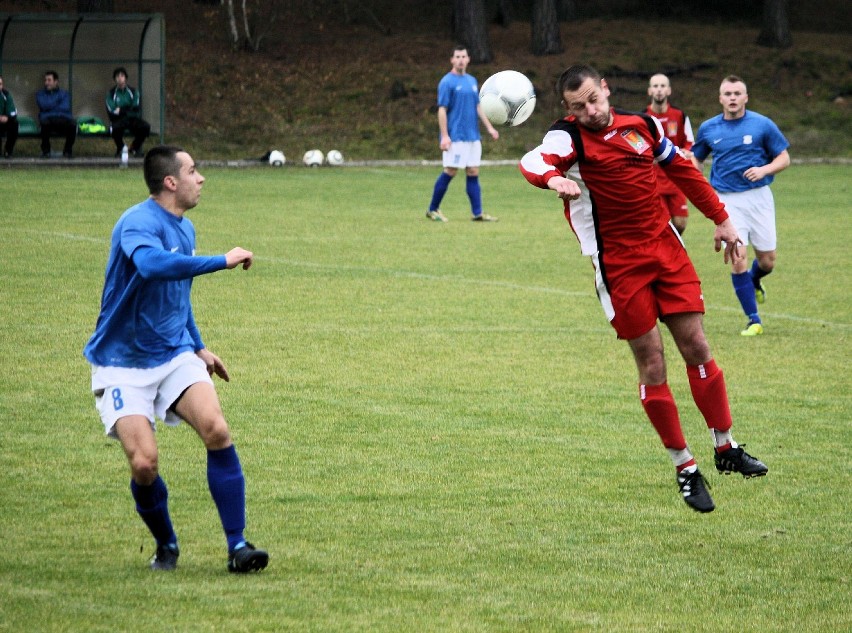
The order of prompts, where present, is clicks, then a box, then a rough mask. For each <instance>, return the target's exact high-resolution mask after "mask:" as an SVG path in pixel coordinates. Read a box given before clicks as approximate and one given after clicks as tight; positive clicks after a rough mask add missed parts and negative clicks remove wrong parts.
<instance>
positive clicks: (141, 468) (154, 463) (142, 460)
mask: <svg viewBox="0 0 852 633" xmlns="http://www.w3.org/2000/svg"><path fill="white" fill-rule="evenodd" d="M159 471H160V465H159V460H158V459H157V456H156V455H144V454H141V453H140V454H137V455H134V456H133V457H132V458H131V459H130V472H131V475H132V477H133V481H135V482H136V483H137V484H139V485H141V486H150V485H151V484H152V483H154V480H155V479H156V478H157V475H158V473H159Z"/></svg>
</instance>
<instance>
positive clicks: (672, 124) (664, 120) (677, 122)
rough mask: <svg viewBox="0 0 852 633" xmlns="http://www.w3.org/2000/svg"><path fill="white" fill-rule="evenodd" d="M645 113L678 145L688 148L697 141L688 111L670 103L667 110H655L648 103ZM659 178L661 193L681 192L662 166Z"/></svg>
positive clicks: (659, 170) (673, 193) (672, 193)
mask: <svg viewBox="0 0 852 633" xmlns="http://www.w3.org/2000/svg"><path fill="white" fill-rule="evenodd" d="M645 113H646V114H650V115H651V116H652V117H654V118H655V119H657V120H658V121H659V122H660V123H661V124H662V126H663V131H664V132H665V134H666V136H667V137H668V138H669V140H671V142H672V143H674V144H675V145H677V147H679V148H680V149H686V150H688V149H692V144H693V143H695V136H694V135H693V133H692V124H691V123H690V122H689V117H688V116H686V112H684V111H683V110H681V109H680V108H676V107H675V106H673V105H671V104H668V108H667V109H666V111H665V112H661V113H657V112H654V111H653V110H652V109H651V106H650V105H648V107H647V108H646V109H645ZM657 179H658V181H659V187H660V193H662V194H666V195H677V194H679V193H680V189H678V188H677V185H675V184H674V183H673V182H672V181H671V180H669V178H668V177H667V176H666V174H665V170H663V169H662V168H660V169H658V170H657Z"/></svg>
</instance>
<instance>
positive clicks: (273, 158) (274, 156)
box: [269, 149, 287, 167]
mask: <svg viewBox="0 0 852 633" xmlns="http://www.w3.org/2000/svg"><path fill="white" fill-rule="evenodd" d="M285 162H287V159H286V158H284V152H281V151H279V150H277V149H274V150H272V151H271V152H269V164H270V165H272V166H273V167H281V166H282V165H283V164H284V163H285Z"/></svg>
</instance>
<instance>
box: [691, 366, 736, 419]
mask: <svg viewBox="0 0 852 633" xmlns="http://www.w3.org/2000/svg"><path fill="white" fill-rule="evenodd" d="M686 375H687V376H688V377H689V388H690V389H691V390H692V398H693V400H695V404H696V406H697V407H698V410H699V411H701V415H703V416H704V421H705V422H706V423H707V427H708V428H711V429H714V430H716V431H727V430H729V429H730V428H731V422H732V421H731V407H730V405H729V404H728V390H727V389H726V387H725V376H724V374H723V373H722V370H721V369H719V367H718V365H716V361H714V360H713V359H712V358H711V359H710V360H709V361H707V362H706V363H703V364H701V365H687V366H686Z"/></svg>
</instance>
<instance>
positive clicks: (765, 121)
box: [745, 110, 775, 125]
mask: <svg viewBox="0 0 852 633" xmlns="http://www.w3.org/2000/svg"><path fill="white" fill-rule="evenodd" d="M745 118H746V120H748V121H749V122H754V123H760V124H762V125H775V123H774V122H773V121H772V119H770V118H769V117H768V116H766V115H765V114H761V113H760V112H755V111H754V110H746V111H745Z"/></svg>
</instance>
